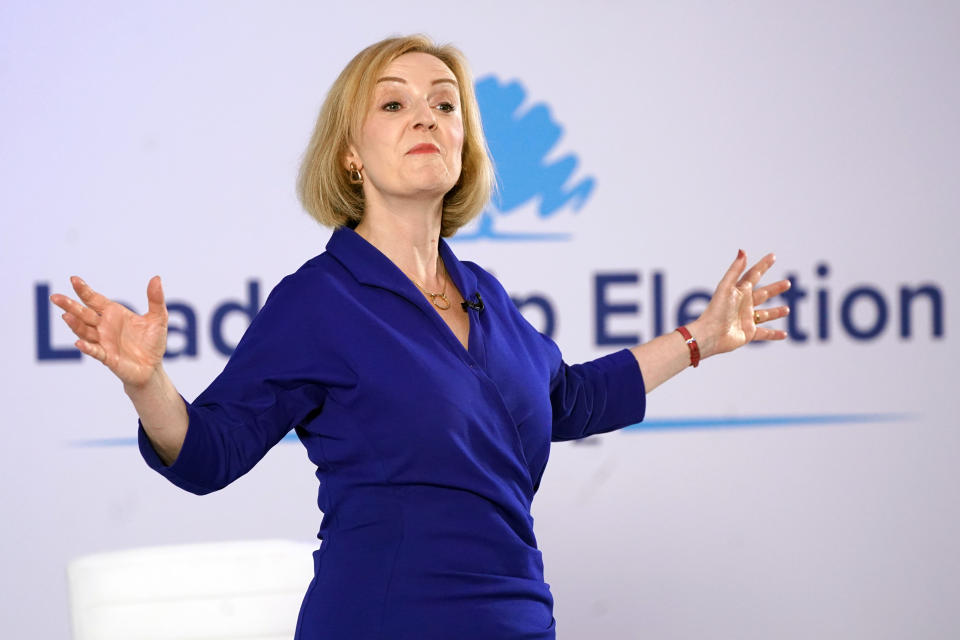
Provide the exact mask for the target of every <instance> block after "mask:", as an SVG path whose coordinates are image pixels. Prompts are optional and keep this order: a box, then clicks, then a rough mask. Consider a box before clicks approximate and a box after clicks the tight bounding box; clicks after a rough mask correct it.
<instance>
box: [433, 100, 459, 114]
mask: <svg viewBox="0 0 960 640" xmlns="http://www.w3.org/2000/svg"><path fill="white" fill-rule="evenodd" d="M437 109H440V111H444V112H446V113H450V112H452V111H456V110H457V108H456V107H455V106H453V104H452V103H450V102H441V103H440V104H438V105H437Z"/></svg>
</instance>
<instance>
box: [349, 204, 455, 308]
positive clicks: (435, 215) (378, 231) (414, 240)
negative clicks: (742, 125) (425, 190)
mask: <svg viewBox="0 0 960 640" xmlns="http://www.w3.org/2000/svg"><path fill="white" fill-rule="evenodd" d="M371 204H374V203H369V202H368V203H367V209H366V211H364V214H363V220H361V221H360V224H358V225H357V227H356V232H357V233H358V234H360V236H362V237H363V238H364V239H365V240H366V241H367V242H369V243H370V244H372V245H373V246H375V247H376V248H377V249H379V250H380V252H381V253H383V254H384V255H385V256H387V257H388V258H390V260H391V261H392V262H393V263H394V264H395V265H397V267H399V268H400V270H401V271H403V272H404V273H406V274H407V277H413V278H416V279H417V280H419V281H420V282H421V283H422V284H423V286H424V287H426V288H427V289H433V288H438V287H439V286H440V285H442V282H441V278H440V270H439V268H438V262H439V261H438V260H437V256H438V255H439V246H440V219H441V216H442V214H443V201H442V200H440V201H438V202H437V203H436V204H435V205H432V206H429V207H425V206H424V203H423V202H411V203H409V205H407V206H403V203H399V204H398V203H392V206H390V207H389V208H388V207H384V206H370V205H371ZM431 209H432V211H431Z"/></svg>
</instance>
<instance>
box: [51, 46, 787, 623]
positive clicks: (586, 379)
mask: <svg viewBox="0 0 960 640" xmlns="http://www.w3.org/2000/svg"><path fill="white" fill-rule="evenodd" d="M491 183H492V170H491V167H490V162H489V159H488V158H487V154H486V146H485V143H484V140H483V137H482V132H481V128H480V122H479V113H478V109H477V104H476V100H475V98H474V95H473V86H472V81H471V79H470V76H469V73H468V71H467V69H466V66H465V64H464V62H463V60H462V58H461V56H460V54H459V53H458V52H457V51H456V50H454V49H452V48H450V47H436V46H435V45H433V44H432V43H431V42H430V41H429V40H427V39H426V38H423V37H411V38H395V39H389V40H385V41H383V42H380V43H377V44H375V45H373V46H371V47H369V48H368V49H366V50H364V51H363V52H361V53H360V54H358V55H357V56H356V57H355V58H354V59H353V60H352V61H351V62H350V63H349V64H348V65H347V67H346V68H345V69H344V71H343V72H342V73H341V75H340V77H339V78H338V79H337V81H336V83H335V84H334V86H333V88H332V89H331V91H330V93H329V95H328V96H327V99H326V101H325V103H324V106H323V109H322V111H321V114H320V117H319V119H318V122H317V126H316V130H315V133H314V136H313V139H312V140H311V143H310V147H309V149H308V151H307V154H306V157H305V160H304V164H303V167H302V169H301V175H300V182H299V191H300V196H301V200H302V201H303V203H304V205H305V207H306V208H307V210H308V211H309V212H310V213H311V214H313V215H314V216H315V217H317V218H318V219H319V220H320V221H321V222H323V223H325V224H328V225H331V226H333V227H335V231H334V233H333V235H332V237H331V238H330V241H329V243H328V245H327V250H326V252H324V253H323V254H321V255H319V256H317V257H316V258H313V259H312V260H310V261H308V262H307V263H306V264H305V265H304V266H303V267H301V268H300V269H299V270H298V271H297V272H296V273H294V274H292V275H290V276H288V277H286V278H285V279H284V280H283V281H282V282H281V283H280V284H279V285H278V286H277V287H276V288H275V289H274V290H273V292H272V293H271V295H270V297H269V299H268V300H267V302H266V304H265V305H264V307H263V309H262V310H261V312H260V313H259V315H258V316H257V317H256V318H255V319H254V321H253V322H252V324H251V325H250V327H249V329H248V330H247V332H246V333H245V335H244V337H243V339H242V340H241V342H240V344H239V345H238V347H237V349H236V351H235V353H234V354H233V356H232V357H231V358H230V361H229V362H228V363H227V365H226V368H225V369H224V371H223V373H222V374H221V375H220V376H219V377H218V378H217V379H216V380H215V381H214V382H213V383H212V384H211V385H210V387H209V388H208V389H207V390H206V391H204V392H203V393H202V394H201V395H200V396H199V397H198V398H197V399H196V400H195V401H194V402H193V403H186V402H185V401H184V400H183V399H182V398H181V397H180V396H179V394H178V393H177V391H176V388H175V387H174V385H173V383H172V382H171V381H170V379H169V378H168V377H167V375H166V374H165V373H164V370H163V366H162V356H163V353H164V348H165V339H166V309H165V306H164V298H163V292H162V289H161V285H160V279H159V278H158V277H155V278H153V279H152V280H151V281H150V283H149V285H148V288H147V297H148V300H149V310H148V312H147V313H146V314H145V315H143V316H138V315H135V314H133V313H132V312H130V311H129V310H127V309H126V308H125V307H122V306H121V305H119V304H116V303H113V302H111V301H109V300H108V299H106V298H105V297H104V296H102V295H101V294H99V293H97V292H95V291H93V290H92V289H91V288H90V287H89V286H87V285H86V284H85V283H84V282H83V281H82V280H80V279H79V278H73V279H72V282H73V285H74V289H75V290H76V292H77V294H78V296H79V297H80V300H81V301H82V303H81V302H77V301H75V300H72V299H69V298H67V297H65V296H62V295H59V294H57V295H54V296H52V300H53V302H54V303H55V304H57V305H59V306H60V307H61V308H62V309H63V310H64V311H65V312H66V313H65V314H64V316H63V317H64V320H65V321H66V322H67V324H68V325H69V326H70V328H71V329H72V330H73V331H74V332H75V333H76V334H77V336H78V337H79V340H78V341H77V343H76V345H77V347H78V348H79V349H80V350H81V351H82V352H84V353H86V354H87V355H89V356H92V357H94V358H96V359H98V360H100V361H101V362H103V363H104V364H105V365H107V366H108V367H109V368H110V370H111V371H113V372H114V373H115V374H116V375H117V376H118V377H119V378H120V379H121V380H122V381H123V383H124V389H125V391H126V393H127V394H128V396H129V397H130V399H131V400H132V401H133V403H134V406H135V407H136V410H137V413H138V414H139V416H140V423H141V428H140V431H139V435H140V446H141V452H142V454H143V456H144V458H145V460H146V461H147V463H148V464H149V465H150V466H151V467H153V468H154V469H156V470H157V471H159V472H160V473H162V474H163V475H164V476H166V477H167V478H168V479H170V480H171V481H172V482H173V483H174V484H176V485H178V486H180V487H182V488H184V489H187V490H188V491H192V492H194V493H198V494H202V493H207V492H210V491H215V490H217V489H219V488H221V487H223V486H225V485H226V484H228V483H229V482H231V481H232V480H234V479H235V478H237V477H238V476H240V475H242V474H243V473H245V472H246V471H248V470H249V469H250V468H251V467H252V466H253V465H254V464H256V462H257V461H258V460H259V459H260V458H261V457H262V456H263V455H264V454H265V453H266V451H267V450H268V449H270V447H272V446H273V445H274V444H276V443H277V442H278V441H279V440H280V439H281V438H283V436H284V435H285V434H286V433H287V432H288V431H289V430H290V429H296V432H297V435H298V436H299V437H300V439H301V441H302V442H303V444H304V445H305V447H306V448H307V453H308V455H309V457H310V459H311V460H312V461H313V462H314V463H315V464H316V465H317V476H318V478H319V479H320V491H319V499H318V504H319V507H320V509H321V510H322V511H323V513H324V517H323V521H322V524H321V528H320V534H319V537H320V538H321V540H322V544H321V545H320V548H319V550H318V551H317V552H315V554H314V559H315V578H314V580H313V582H312V583H311V585H310V588H309V590H308V592H307V594H306V597H305V598H304V602H303V606H302V608H301V613H300V619H299V622H298V625H297V637H298V638H301V639H303V640H306V639H311V638H320V637H323V638H350V639H359V638H391V639H400V638H417V639H430V638H459V639H468V638H477V639H480V638H483V639H485V640H489V639H508V638H509V639H513V638H529V639H545V638H553V637H554V636H555V624H554V619H553V615H552V605H553V600H552V597H551V595H550V591H549V588H548V586H547V585H546V583H544V580H543V565H542V562H541V558H540V552H539V551H538V550H537V543H536V539H535V537H534V535H533V529H532V518H531V517H530V506H531V501H532V499H533V495H534V493H535V491H536V489H537V487H538V485H539V481H540V478H541V477H542V474H543V471H544V468H545V466H546V462H547V456H548V453H549V446H550V441H551V440H568V439H574V438H582V437H585V436H587V435H590V434H593V433H600V432H604V431H610V430H612V429H616V428H619V427H622V426H625V425H628V424H633V423H635V422H638V421H639V420H641V419H642V418H643V413H644V408H645V397H646V393H648V392H649V391H652V390H653V389H654V388H655V387H657V386H658V385H659V384H661V383H662V382H664V381H665V380H667V379H668V378H670V377H672V376H674V375H675V374H677V373H678V372H680V371H682V370H683V369H684V368H686V367H687V366H690V365H691V364H692V365H694V366H696V364H697V362H698V360H699V359H701V358H706V357H710V356H712V355H714V354H717V353H722V352H726V351H731V350H733V349H735V348H737V347H739V346H741V345H743V344H746V343H747V342H750V341H752V340H771V339H782V338H784V337H785V334H784V332H782V331H775V330H772V329H769V328H765V327H762V326H758V325H759V324H761V323H763V322H766V321H767V320H770V319H774V318H779V317H782V316H783V315H785V314H786V313H787V309H786V308H785V307H775V308H770V309H765V310H756V309H755V307H756V306H758V305H760V304H762V303H764V302H766V301H767V300H768V299H769V298H771V297H773V296H775V295H777V294H779V293H782V292H783V291H785V290H786V288H787V286H788V283H787V282H785V281H781V282H777V283H775V284H771V285H767V286H764V287H759V288H757V287H756V285H757V283H758V282H759V280H760V278H761V276H762V275H763V274H764V272H766V271H767V269H768V268H769V267H770V265H771V264H772V263H773V256H772V255H769V256H767V257H765V258H763V259H762V260H761V261H760V262H759V263H757V264H756V265H754V266H753V267H752V268H750V269H749V270H747V271H746V273H745V274H744V270H745V269H746V266H747V265H746V257H745V256H744V254H743V252H740V253H739V254H738V256H737V258H736V260H735V261H734V262H733V264H732V265H731V266H730V268H729V270H728V271H727V273H726V275H724V277H723V279H722V280H721V282H720V285H719V286H718V287H717V290H716V293H715V294H714V296H713V299H712V300H711V301H710V303H709V305H708V307H707V309H706V311H705V312H704V314H703V315H702V316H701V317H700V318H698V319H697V320H696V321H694V322H693V323H691V324H690V325H688V326H687V327H685V328H681V330H680V332H675V333H671V334H669V335H664V336H660V337H658V338H656V339H654V340H652V341H651V342H649V343H647V344H643V345H640V346H637V347H634V348H633V349H630V350H627V349H624V350H622V351H620V352H617V353H613V354H610V355H608V356H605V357H603V358H599V359H597V360H594V361H592V362H589V363H585V364H583V365H575V366H568V365H567V364H565V363H564V362H563V361H562V360H561V358H560V353H559V350H558V349H557V347H556V346H555V345H554V344H553V342H551V341H550V340H549V339H548V338H546V337H544V336H542V335H541V334H539V333H537V332H536V331H535V330H534V329H533V328H532V327H531V326H530V325H529V324H528V323H527V322H526V321H525V320H524V319H523V317H522V316H521V315H520V313H519V312H518V311H517V309H516V308H515V306H514V305H513V304H512V303H511V301H510V298H509V297H508V296H507V294H506V293H505V291H504V290H503V288H502V287H501V285H500V284H499V282H497V281H496V279H494V278H493V277H492V276H491V275H490V274H488V273H487V272H485V271H484V270H482V269H481V268H479V267H477V266H476V265H474V264H472V263H467V262H460V261H459V260H458V259H457V258H456V256H454V254H453V252H452V251H451V250H450V248H449V246H448V245H447V244H446V243H445V242H444V241H443V240H442V239H441V238H442V237H448V236H450V235H452V234H453V233H454V232H455V231H456V230H457V229H458V228H459V227H460V226H462V225H463V224H465V223H466V222H467V221H469V220H470V218H471V217H473V216H474V215H476V214H477V213H479V211H480V210H481V209H482V207H483V206H484V205H485V203H486V201H487V199H488V198H489V194H490V188H491ZM741 274H743V275H741ZM681 333H682V335H681Z"/></svg>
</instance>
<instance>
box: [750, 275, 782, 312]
mask: <svg viewBox="0 0 960 640" xmlns="http://www.w3.org/2000/svg"><path fill="white" fill-rule="evenodd" d="M789 288H790V281H789V280H780V281H778V282H774V283H773V284H768V285H766V286H763V287H760V288H759V289H754V291H753V304H754V306H756V305H760V304H763V303H764V302H766V301H767V300H769V299H770V298H773V297H775V296H778V295H780V294H781V293H783V292H784V291H786V290H787V289H789Z"/></svg>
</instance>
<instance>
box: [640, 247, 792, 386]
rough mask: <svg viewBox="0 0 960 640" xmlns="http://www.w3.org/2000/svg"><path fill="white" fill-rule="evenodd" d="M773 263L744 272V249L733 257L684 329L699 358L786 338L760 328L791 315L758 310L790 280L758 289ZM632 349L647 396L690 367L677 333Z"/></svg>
mask: <svg viewBox="0 0 960 640" xmlns="http://www.w3.org/2000/svg"><path fill="white" fill-rule="evenodd" d="M774 260H775V256H774V255H773V254H772V253H770V254H767V255H766V256H764V257H763V258H762V259H761V260H760V261H759V262H757V263H756V264H755V265H753V267H751V268H750V269H749V270H747V271H746V273H744V270H745V269H746V268H747V256H746V254H745V253H744V252H743V251H740V252H739V253H738V254H737V258H736V260H734V261H733V264H731V265H730V268H729V269H728V270H727V273H726V274H725V275H724V276H723V279H722V280H720V284H719V285H717V289H716V291H714V294H713V297H712V298H711V299H710V303H709V304H708V305H707V308H706V310H705V311H704V312H703V314H702V315H701V316H700V317H699V318H697V319H696V320H694V321H693V322H691V323H690V324H689V325H687V329H688V330H689V331H690V334H691V336H692V337H693V338H694V339H696V341H697V345H698V348H699V349H700V357H701V358H709V357H710V356H713V355H716V354H718V353H726V352H728V351H733V350H734V349H737V348H739V347H742V346H743V345H745V344H747V343H748V342H753V341H754V340H783V339H784V338H786V337H787V334H786V332H784V331H780V330H777V329H768V328H766V327H762V326H760V325H761V324H762V323H764V322H767V321H768V320H775V319H777V318H782V317H784V316H785V315H787V314H788V313H789V312H790V309H789V308H788V307H786V306H779V307H772V308H768V309H758V308H757V307H759V306H760V305H762V304H764V303H765V302H767V301H768V300H769V299H770V298H772V297H774V296H777V295H780V294H781V293H783V292H784V291H786V290H787V289H789V288H790V281H789V280H780V281H778V282H774V283H773V284H768V285H766V286H763V287H758V286H757V285H758V284H759V283H760V279H761V278H762V277H763V275H764V274H765V273H766V272H767V270H768V269H769V268H770V267H771V266H772V265H773V263H774ZM631 351H632V352H633V355H634V357H636V359H637V362H638V363H639V365H640V371H641V372H642V373H643V380H644V384H645V387H646V390H647V392H648V393H649V392H650V391H652V390H653V389H655V388H656V387H658V386H659V385H660V384H662V383H663V382H666V381H667V380H669V379H670V378H672V377H673V376H675V375H677V374H678V373H680V372H681V371H683V370H684V369H685V368H687V367H688V366H690V349H689V348H688V346H687V344H686V340H685V339H684V337H683V336H681V335H680V334H679V333H678V332H676V331H674V332H672V333H668V334H664V335H662V336H659V337H657V338H654V339H653V340H651V341H650V342H647V343H644V344H641V345H638V346H636V347H633V348H632V349H631Z"/></svg>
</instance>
